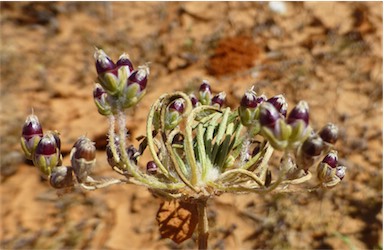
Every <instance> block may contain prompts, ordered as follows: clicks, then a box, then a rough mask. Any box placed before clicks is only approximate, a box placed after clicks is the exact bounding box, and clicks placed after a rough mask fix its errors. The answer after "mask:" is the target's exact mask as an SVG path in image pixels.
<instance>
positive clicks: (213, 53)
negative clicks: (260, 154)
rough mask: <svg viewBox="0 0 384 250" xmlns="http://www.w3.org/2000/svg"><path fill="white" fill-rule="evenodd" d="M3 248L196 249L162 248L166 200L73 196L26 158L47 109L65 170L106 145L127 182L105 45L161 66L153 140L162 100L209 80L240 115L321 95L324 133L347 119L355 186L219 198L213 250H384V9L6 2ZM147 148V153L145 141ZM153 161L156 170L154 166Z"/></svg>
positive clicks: (134, 124)
mask: <svg viewBox="0 0 384 250" xmlns="http://www.w3.org/2000/svg"><path fill="white" fill-rule="evenodd" d="M0 10H1V12H0V14H1V15H0V25H1V26H0V30H1V44H0V59H1V70H0V73H1V75H0V76H1V93H0V103H1V113H0V121H1V129H0V138H1V144H0V150H1V151H0V152H1V185H0V202H1V203H0V204H1V226H0V244H1V249H190V248H195V242H194V241H195V239H196V237H195V236H193V237H192V238H191V239H189V240H187V241H185V242H183V243H182V244H181V245H176V244H174V243H172V242H171V241H170V240H168V239H161V237H160V235H159V233H158V229H157V222H156V220H155V215H156V212H157V209H158V206H159V204H160V200H158V199H156V198H154V197H153V196H152V195H151V194H150V193H149V192H148V191H147V190H146V189H145V188H142V187H137V186H134V185H118V186H113V187H110V188H106V189H102V190H96V191H92V192H82V191H77V192H74V193H70V194H65V195H62V196H58V195H57V193H56V190H54V189H52V188H50V187H49V185H48V183H47V182H46V181H43V180H41V179H40V177H39V174H38V171H37V169H35V168H34V167H33V165H31V163H30V162H28V161H25V160H24V157H23V155H22V153H21V149H20V146H19V140H20V134H21V127H22V125H23V122H24V120H25V118H26V116H27V115H28V114H30V113H31V109H32V108H33V110H34V113H35V114H36V115H38V117H39V119H40V121H41V123H42V124H43V128H44V130H45V131H47V130H50V129H51V130H54V129H56V130H58V131H59V132H60V133H61V140H62V144H63V146H62V147H63V154H64V163H65V164H69V158H68V154H69V151H70V149H71V147H72V145H73V143H74V142H75V141H76V139H77V138H78V137H79V136H80V135H84V134H86V135H87V136H88V137H90V138H91V139H92V140H94V141H96V145H97V148H98V149H99V151H98V153H97V167H96V170H95V173H94V174H95V176H106V177H108V176H113V177H117V176H118V175H117V174H116V173H114V172H113V171H112V170H111V168H110V167H109V166H108V164H107V161H106V155H105V152H104V151H103V150H104V149H105V143H106V131H107V127H108V124H107V120H106V118H105V117H102V116H101V115H99V114H98V112H97V109H96V107H95V105H94V103H93V97H92V90H93V85H94V82H95V80H96V71H95V67H94V59H93V53H94V47H95V46H96V47H98V48H102V49H104V50H105V51H106V53H107V54H109V55H110V56H111V57H112V58H113V59H115V60H116V59H117V58H118V57H119V55H120V54H122V53H123V52H126V53H128V54H129V55H130V57H131V59H132V61H133V63H134V66H135V67H137V66H138V65H141V64H144V63H146V62H151V64H150V69H151V74H150V77H149V82H148V93H147V95H146V96H145V97H144V99H143V100H142V101H141V102H140V104H139V105H138V107H137V108H135V109H133V110H132V111H130V112H129V119H128V122H127V127H128V128H129V130H130V131H131V134H132V138H135V137H137V136H139V135H141V134H144V124H145V119H146V115H147V113H148V110H149V107H150V105H151V104H152V103H153V102H154V100H155V99H156V98H158V97H159V96H160V95H161V94H162V93H165V92H172V91H175V90H183V91H186V92H190V91H193V90H196V89H197V88H198V86H199V85H200V84H201V81H202V80H203V79H207V80H209V81H210V83H211V85H212V89H213V92H214V93H218V92H220V91H225V92H226V93H227V105H229V106H231V107H237V106H238V103H239V100H240V98H241V96H242V95H243V93H244V92H245V90H247V89H249V88H250V87H252V86H254V87H255V90H256V91H257V93H258V94H261V93H264V94H266V95H267V96H269V97H271V96H273V95H277V94H284V95H285V97H286V99H287V100H288V102H289V107H290V108H291V107H293V105H294V104H295V103H297V102H298V101H299V100H301V99H304V100H307V101H308V103H309V106H310V112H311V126H313V127H314V128H317V129H319V128H320V127H322V126H323V125H324V124H325V123H326V122H328V121H330V122H333V123H335V124H337V125H338V126H339V128H340V131H341V138H340V139H339V141H338V142H337V145H336V148H337V149H338V151H339V158H340V162H341V163H342V164H344V165H345V166H347V175H346V177H345V178H344V180H343V181H342V182H341V183H340V184H339V185H338V186H337V187H335V188H334V189H331V190H318V191H316V192H311V193H308V192H306V191H302V192H295V193H284V194H274V195H272V194H271V195H256V194H252V195H240V196H234V195H222V196H220V197H218V198H216V199H214V200H212V201H211V202H210V203H209V222H210V228H211V231H210V239H209V246H210V247H211V248H212V249H382V218H383V213H382V201H383V199H382V181H383V178H382V177H383V172H382V163H383V162H382V155H383V150H382V94H383V93H382V80H383V79H382V29H383V27H382V3H381V2H353V3H352V2H335V3H332V2H322V3H317V2H304V3H302V2H294V3H288V2H287V3H279V2H277V3H273V4H272V3H268V2H225V3H224V2H142V3H139V2H110V3H103V2H95V3H93V2H57V3H56V2H33V3H32V2H1V3H0ZM132 143H136V142H135V140H134V139H132ZM141 164H145V162H141Z"/></svg>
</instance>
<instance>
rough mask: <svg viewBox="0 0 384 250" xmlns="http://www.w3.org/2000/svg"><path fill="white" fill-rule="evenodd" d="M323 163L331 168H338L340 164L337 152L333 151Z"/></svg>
mask: <svg viewBox="0 0 384 250" xmlns="http://www.w3.org/2000/svg"><path fill="white" fill-rule="evenodd" d="M322 162H323V163H326V164H328V165H329V166H330V167H331V168H336V167H337V163H338V157H337V152H336V151H334V150H332V151H331V152H329V153H328V154H327V155H326V156H325V157H324V159H323V161H322Z"/></svg>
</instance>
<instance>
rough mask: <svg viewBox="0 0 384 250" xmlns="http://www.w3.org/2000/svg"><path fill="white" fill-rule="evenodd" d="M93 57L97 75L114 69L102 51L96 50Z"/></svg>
mask: <svg viewBox="0 0 384 250" xmlns="http://www.w3.org/2000/svg"><path fill="white" fill-rule="evenodd" d="M93 56H94V58H95V61H96V71H97V74H101V73H105V72H107V71H110V70H113V69H115V68H116V65H115V63H114V62H113V61H112V60H111V58H110V57H109V56H108V55H107V54H105V52H104V51H103V50H101V49H96V52H95V54H94V55H93Z"/></svg>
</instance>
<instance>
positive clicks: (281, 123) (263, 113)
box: [259, 102, 292, 150]
mask: <svg viewBox="0 0 384 250" xmlns="http://www.w3.org/2000/svg"><path fill="white" fill-rule="evenodd" d="M259 121H260V125H261V130H260V132H261V134H262V135H263V136H265V137H266V138H267V140H268V141H269V143H271V145H272V147H274V148H275V149H278V150H282V149H284V148H286V147H287V146H288V138H289V137H290V135H291V133H292V129H291V127H290V126H289V125H287V124H286V122H285V120H284V118H283V116H282V115H281V114H280V113H279V112H278V111H277V109H276V108H275V106H273V105H272V104H271V103H269V102H263V103H262V104H261V105H260V115H259Z"/></svg>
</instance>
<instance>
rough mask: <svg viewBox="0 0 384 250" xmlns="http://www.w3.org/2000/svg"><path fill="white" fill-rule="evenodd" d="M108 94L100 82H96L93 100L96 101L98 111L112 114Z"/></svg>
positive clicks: (103, 113)
mask: <svg viewBox="0 0 384 250" xmlns="http://www.w3.org/2000/svg"><path fill="white" fill-rule="evenodd" d="M107 97H108V94H107V92H106V91H105V90H104V89H103V87H102V86H101V85H100V84H96V85H95V88H94V90H93V100H94V101H95V104H96V107H97V111H99V113H100V114H101V115H110V114H112V110H111V105H110V104H109V102H108V99H107Z"/></svg>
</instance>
